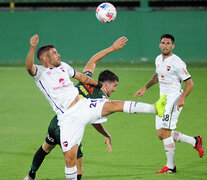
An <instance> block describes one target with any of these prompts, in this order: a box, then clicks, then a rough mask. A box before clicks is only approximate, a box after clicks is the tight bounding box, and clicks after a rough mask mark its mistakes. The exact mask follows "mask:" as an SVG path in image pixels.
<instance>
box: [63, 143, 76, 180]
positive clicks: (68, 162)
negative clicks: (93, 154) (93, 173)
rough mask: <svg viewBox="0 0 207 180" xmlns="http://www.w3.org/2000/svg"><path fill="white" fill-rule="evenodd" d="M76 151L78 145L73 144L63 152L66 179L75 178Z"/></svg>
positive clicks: (74, 179)
mask: <svg viewBox="0 0 207 180" xmlns="http://www.w3.org/2000/svg"><path fill="white" fill-rule="evenodd" d="M77 151H78V145H77V144H76V145H75V146H73V147H72V148H71V149H70V150H69V151H66V152H64V153H63V154H64V157H65V176H66V180H72V179H73V180H77V167H76V161H77Z"/></svg>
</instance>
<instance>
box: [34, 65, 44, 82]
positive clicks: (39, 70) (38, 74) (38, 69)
mask: <svg viewBox="0 0 207 180" xmlns="http://www.w3.org/2000/svg"><path fill="white" fill-rule="evenodd" d="M36 67H37V71H36V74H35V75H34V76H33V78H34V80H35V81H38V80H39V78H40V75H41V73H42V72H43V68H42V67H41V66H39V65H36Z"/></svg>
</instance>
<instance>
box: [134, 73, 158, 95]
mask: <svg viewBox="0 0 207 180" xmlns="http://www.w3.org/2000/svg"><path fill="white" fill-rule="evenodd" d="M157 82H158V74H157V73H155V74H154V75H153V76H152V78H151V79H150V80H149V82H148V83H147V84H146V85H145V86H144V87H143V88H142V89H139V90H138V91H137V92H136V93H135V94H134V97H137V98H139V97H140V96H143V95H144V93H145V91H146V90H147V89H148V88H150V87H151V86H153V85H154V84H156V83H157Z"/></svg>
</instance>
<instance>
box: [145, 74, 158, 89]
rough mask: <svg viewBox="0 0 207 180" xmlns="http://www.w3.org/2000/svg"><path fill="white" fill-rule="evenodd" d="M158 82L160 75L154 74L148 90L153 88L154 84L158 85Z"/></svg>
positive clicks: (147, 85) (147, 86)
mask: <svg viewBox="0 0 207 180" xmlns="http://www.w3.org/2000/svg"><path fill="white" fill-rule="evenodd" d="M157 82H158V75H157V73H156V74H154V75H153V76H152V78H151V79H150V81H149V82H148V83H147V84H146V85H145V87H146V88H147V89H148V88H150V87H151V86H153V85H154V84H156V83H157Z"/></svg>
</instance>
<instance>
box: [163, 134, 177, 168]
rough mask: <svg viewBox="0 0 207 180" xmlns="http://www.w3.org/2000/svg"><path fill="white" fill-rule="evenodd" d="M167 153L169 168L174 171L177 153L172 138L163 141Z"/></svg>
mask: <svg viewBox="0 0 207 180" xmlns="http://www.w3.org/2000/svg"><path fill="white" fill-rule="evenodd" d="M163 143H164V147H165V152H166V156H167V165H166V166H167V167H168V168H169V169H174V167H175V163H174V152H175V143H174V140H173V138H172V136H171V137H169V138H166V139H163Z"/></svg>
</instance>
